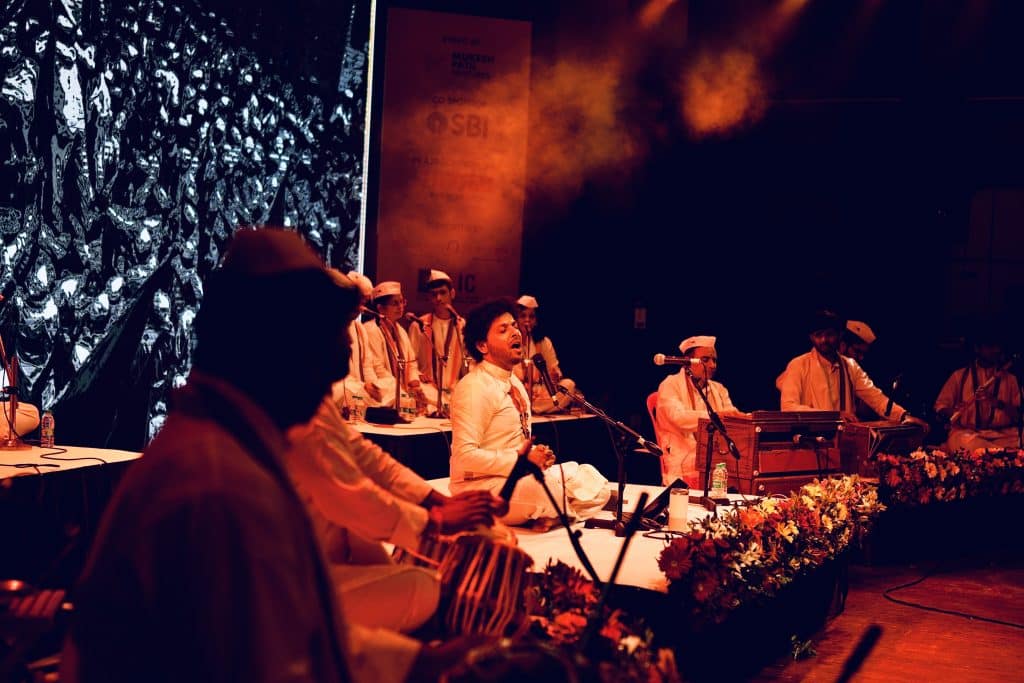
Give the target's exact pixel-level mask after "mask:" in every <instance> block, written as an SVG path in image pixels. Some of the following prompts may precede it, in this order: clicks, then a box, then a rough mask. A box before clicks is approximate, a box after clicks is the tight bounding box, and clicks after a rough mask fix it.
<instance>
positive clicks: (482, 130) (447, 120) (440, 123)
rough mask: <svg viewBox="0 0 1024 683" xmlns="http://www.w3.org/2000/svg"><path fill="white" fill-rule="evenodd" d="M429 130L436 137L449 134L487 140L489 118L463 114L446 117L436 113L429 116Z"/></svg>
mask: <svg viewBox="0 0 1024 683" xmlns="http://www.w3.org/2000/svg"><path fill="white" fill-rule="evenodd" d="M427 130H429V131H430V132H431V133H433V134H434V135H442V134H444V133H446V132H447V133H451V134H452V135H455V136H458V137H462V136H465V137H467V138H486V137H487V117H486V116H480V115H478V114H461V113H459V114H452V115H451V117H446V116H445V115H444V114H442V113H441V112H439V111H435V112H431V113H430V115H429V116H427Z"/></svg>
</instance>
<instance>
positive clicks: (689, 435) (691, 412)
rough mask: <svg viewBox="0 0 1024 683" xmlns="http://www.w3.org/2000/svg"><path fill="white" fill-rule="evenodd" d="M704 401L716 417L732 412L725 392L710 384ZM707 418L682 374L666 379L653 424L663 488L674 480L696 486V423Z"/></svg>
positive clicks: (659, 394) (729, 399) (692, 388)
mask: <svg viewBox="0 0 1024 683" xmlns="http://www.w3.org/2000/svg"><path fill="white" fill-rule="evenodd" d="M707 395H708V401H709V402H710V403H711V407H712V408H714V409H715V412H716V413H719V414H721V413H723V412H727V411H735V410H736V406H734V405H733V404H732V399H731V398H730V397H729V391H728V390H727V389H726V388H725V387H724V386H723V385H722V384H721V383H720V382H716V381H714V380H711V381H710V382H708V388H707ZM707 416H708V410H707V408H706V407H705V405H704V401H703V400H702V399H701V397H700V395H699V394H698V393H697V390H696V389H695V388H694V387H693V384H692V382H691V381H690V378H689V377H688V376H687V375H686V371H685V370H680V371H679V372H677V373H676V374H674V375H669V376H668V377H666V378H665V379H663V380H662V381H661V384H660V385H659V386H658V406H657V409H656V411H655V419H656V420H657V430H658V440H659V442H661V443H659V444H658V445H659V446H661V448H662V451H663V453H662V456H661V480H662V483H664V484H665V485H666V486H667V485H668V484H671V483H672V481H674V480H675V479H676V478H677V477H678V478H681V479H682V480H683V481H685V482H686V483H687V484H689V485H690V486H694V487H697V486H700V485H701V480H700V470H701V469H703V462H698V458H699V457H703V454H698V453H697V421H698V420H700V419H701V418H706V417H707Z"/></svg>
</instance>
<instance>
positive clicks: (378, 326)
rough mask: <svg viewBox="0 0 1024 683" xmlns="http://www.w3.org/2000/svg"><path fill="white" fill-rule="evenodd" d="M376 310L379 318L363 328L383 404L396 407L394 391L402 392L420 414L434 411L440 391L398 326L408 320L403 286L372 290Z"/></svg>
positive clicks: (390, 284)
mask: <svg viewBox="0 0 1024 683" xmlns="http://www.w3.org/2000/svg"><path fill="white" fill-rule="evenodd" d="M373 307H374V309H375V312H376V313H377V317H376V318H374V319H373V320H370V321H369V322H367V323H366V324H365V325H364V326H363V327H364V329H365V330H366V346H367V350H368V351H369V353H370V359H371V360H370V362H371V364H372V366H373V373H374V374H375V375H376V376H377V386H378V387H380V388H381V391H382V393H383V398H382V401H383V404H384V405H395V391H400V392H405V393H407V394H408V395H409V396H410V397H412V398H413V399H415V401H416V412H417V414H420V415H423V414H426V413H428V412H431V411H433V410H435V409H436V408H437V387H435V386H434V385H433V384H431V383H430V377H428V376H427V375H425V374H424V373H423V372H422V371H421V369H420V367H419V363H417V361H416V350H415V349H414V348H413V345H412V342H411V341H410V340H409V334H408V333H407V332H406V331H405V328H403V327H402V326H401V325H399V324H398V323H399V321H401V320H402V319H403V318H404V317H405V297H404V296H403V295H402V285H401V283H399V282H394V281H388V282H381V283H378V284H377V286H376V287H374V288H373ZM396 407H397V406H396Z"/></svg>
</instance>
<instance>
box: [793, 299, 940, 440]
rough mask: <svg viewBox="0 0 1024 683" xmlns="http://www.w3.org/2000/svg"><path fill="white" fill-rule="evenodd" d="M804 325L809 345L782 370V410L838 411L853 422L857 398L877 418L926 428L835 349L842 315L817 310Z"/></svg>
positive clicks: (851, 359)
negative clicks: (805, 325) (805, 351)
mask: <svg viewBox="0 0 1024 683" xmlns="http://www.w3.org/2000/svg"><path fill="white" fill-rule="evenodd" d="M807 326H808V329H809V337H810V340H811V344H812V347H813V348H811V350H810V351H808V352H807V353H804V354H801V355H799V356H797V357H796V358H794V359H793V360H791V361H789V364H788V365H787V366H786V370H785V372H783V373H782V381H781V386H780V387H779V388H780V392H781V397H780V407H781V409H782V410H830V411H839V412H840V414H841V415H842V417H843V419H845V420H847V421H850V422H857V421H858V419H857V415H856V414H855V412H854V409H855V405H856V403H855V399H860V400H861V401H863V402H864V403H865V404H866V405H867V407H868V408H870V409H871V410H872V411H873V412H874V413H875V414H876V415H878V416H879V417H883V418H885V419H892V420H898V421H900V422H911V423H913V424H915V425H917V426H918V427H920V428H921V429H923V430H925V431H927V429H928V424H927V423H926V422H924V421H923V420H921V419H920V418H916V417H913V416H912V415H911V414H910V413H908V412H907V409H906V408H904V407H903V406H901V405H899V404H898V403H895V402H893V401H891V400H890V399H889V397H888V396H886V395H885V393H884V392H883V391H882V390H881V389H879V388H878V387H877V386H875V383H874V382H872V381H871V378H870V377H868V374H867V373H866V372H864V369H863V368H862V367H861V366H860V364H859V363H857V361H856V360H854V359H853V358H850V357H849V356H844V355H842V354H841V353H840V352H839V339H840V336H841V335H842V333H843V330H845V329H846V322H845V321H844V320H843V319H842V318H840V317H839V316H838V315H836V314H835V313H834V312H832V311H829V310H822V311H817V312H816V313H815V314H814V315H813V316H812V318H811V320H810V321H809V323H808V325H807Z"/></svg>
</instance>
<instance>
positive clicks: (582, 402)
mask: <svg viewBox="0 0 1024 683" xmlns="http://www.w3.org/2000/svg"><path fill="white" fill-rule="evenodd" d="M557 391H558V392H560V393H562V394H565V395H566V396H568V397H569V398H570V399H571V400H572V401H573V402H574V403H576V404H578V405H579V406H581V407H583V408H584V409H585V410H586V411H587V412H588V413H590V414H591V415H596V416H597V417H599V418H601V419H602V420H603V421H604V423H605V424H606V425H608V426H609V427H615V428H616V429H618V430H619V432H620V433H621V434H622V435H623V440H625V439H626V438H627V437H632V438H633V439H636V442H637V443H638V444H640V446H642V447H643V448H646V449H647V450H648V451H650V452H651V453H653V454H654V455H658V456H660V455H661V448H660V447H659V446H658V444H656V443H654V442H652V441H648V440H647V439H645V438H644V437H643V436H641V435H640V434H639V433H638V432H636V431H635V430H633V429H631V428H630V427H628V426H626V425H625V424H623V423H622V422H620V421H619V420H616V419H614V418H612V417H610V416H609V415H608V413H606V412H604V411H603V410H601V409H600V408H598V407H597V406H595V405H594V404H592V403H591V402H590V401H588V400H587V399H585V398H583V397H582V396H580V395H579V394H578V393H576V392H575V391H569V390H568V389H566V388H565V387H563V386H558V387H557ZM612 445H613V447H614V448H615V457H616V458H617V459H618V463H619V481H618V484H619V495H618V500H616V501H615V521H614V522H611V523H609V522H608V521H607V520H603V519H588V520H587V521H586V522H585V523H584V526H586V527H587V528H588V529H614V530H615V535H616V536H624V535H625V532H626V530H625V527H624V525H623V523H622V498H623V495H624V494H625V491H626V458H625V456H624V455H623V454H622V449H621V448H619V446H618V444H617V443H616V442H615V441H614V440H613V441H612Z"/></svg>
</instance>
